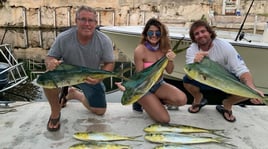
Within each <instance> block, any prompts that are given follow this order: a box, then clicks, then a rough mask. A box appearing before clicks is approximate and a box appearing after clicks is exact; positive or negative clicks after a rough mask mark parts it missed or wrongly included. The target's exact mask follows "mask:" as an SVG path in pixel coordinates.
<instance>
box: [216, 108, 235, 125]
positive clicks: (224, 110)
mask: <svg viewBox="0 0 268 149" xmlns="http://www.w3.org/2000/svg"><path fill="white" fill-rule="evenodd" d="M216 109H217V111H218V112H219V113H221V114H222V116H223V118H224V119H225V120H226V121H228V122H235V121H236V118H235V117H234V119H227V117H226V116H225V113H227V114H228V116H229V117H231V116H232V115H233V112H232V110H226V109H224V107H223V106H222V105H217V106H216Z"/></svg>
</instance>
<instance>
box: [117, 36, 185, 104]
mask: <svg viewBox="0 0 268 149" xmlns="http://www.w3.org/2000/svg"><path fill="white" fill-rule="evenodd" d="M180 41H181V40H180ZM180 41H179V42H177V44H176V45H175V46H174V48H173V51H174V53H179V52H182V51H184V50H186V49H187V47H186V48H183V49H177V47H178V46H179V43H180ZM167 64H168V59H167V57H166V56H163V57H162V58H161V59H159V60H158V61H157V62H155V63H154V64H153V65H151V66H150V67H147V68H146V69H143V70H142V71H140V72H137V73H135V74H134V75H132V77H131V78H130V79H129V80H127V81H125V82H123V83H122V85H123V86H124V87H125V89H126V90H125V91H124V93H123V96H122V98H121V103H122V105H129V104H132V103H134V102H136V101H138V100H139V99H140V98H141V97H142V96H144V95H145V94H146V93H147V92H148V91H149V90H150V88H151V87H152V86H153V85H154V84H155V83H156V82H157V81H158V79H159V78H160V77H161V76H162V74H163V71H164V70H165V68H166V66H167Z"/></svg>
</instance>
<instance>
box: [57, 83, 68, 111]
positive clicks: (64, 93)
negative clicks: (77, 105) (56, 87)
mask: <svg viewBox="0 0 268 149" xmlns="http://www.w3.org/2000/svg"><path fill="white" fill-rule="evenodd" d="M67 94H68V86H65V87H62V88H61V91H60V95H59V99H60V100H59V103H60V104H61V107H62V108H64V107H66V103H67V99H66V96H67Z"/></svg>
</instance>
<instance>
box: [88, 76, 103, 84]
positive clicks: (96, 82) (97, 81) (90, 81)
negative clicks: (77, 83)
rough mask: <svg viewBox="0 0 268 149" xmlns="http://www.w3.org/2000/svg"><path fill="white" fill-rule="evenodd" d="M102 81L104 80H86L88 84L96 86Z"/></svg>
mask: <svg viewBox="0 0 268 149" xmlns="http://www.w3.org/2000/svg"><path fill="white" fill-rule="evenodd" d="M101 81H102V80H100V79H93V78H91V77H87V78H86V80H85V82H86V83H88V84H94V85H95V84H98V83H100V82H101Z"/></svg>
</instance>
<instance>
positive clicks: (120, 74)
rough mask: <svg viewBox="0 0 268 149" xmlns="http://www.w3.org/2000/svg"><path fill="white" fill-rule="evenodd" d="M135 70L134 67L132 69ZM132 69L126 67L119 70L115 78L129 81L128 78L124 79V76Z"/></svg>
mask: <svg viewBox="0 0 268 149" xmlns="http://www.w3.org/2000/svg"><path fill="white" fill-rule="evenodd" d="M134 68H135V67H134ZM132 69H133V67H128V68H125V69H121V70H120V71H118V73H117V76H118V77H119V78H121V79H123V80H129V78H127V77H125V76H124V74H125V73H126V72H128V71H130V70H132Z"/></svg>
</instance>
